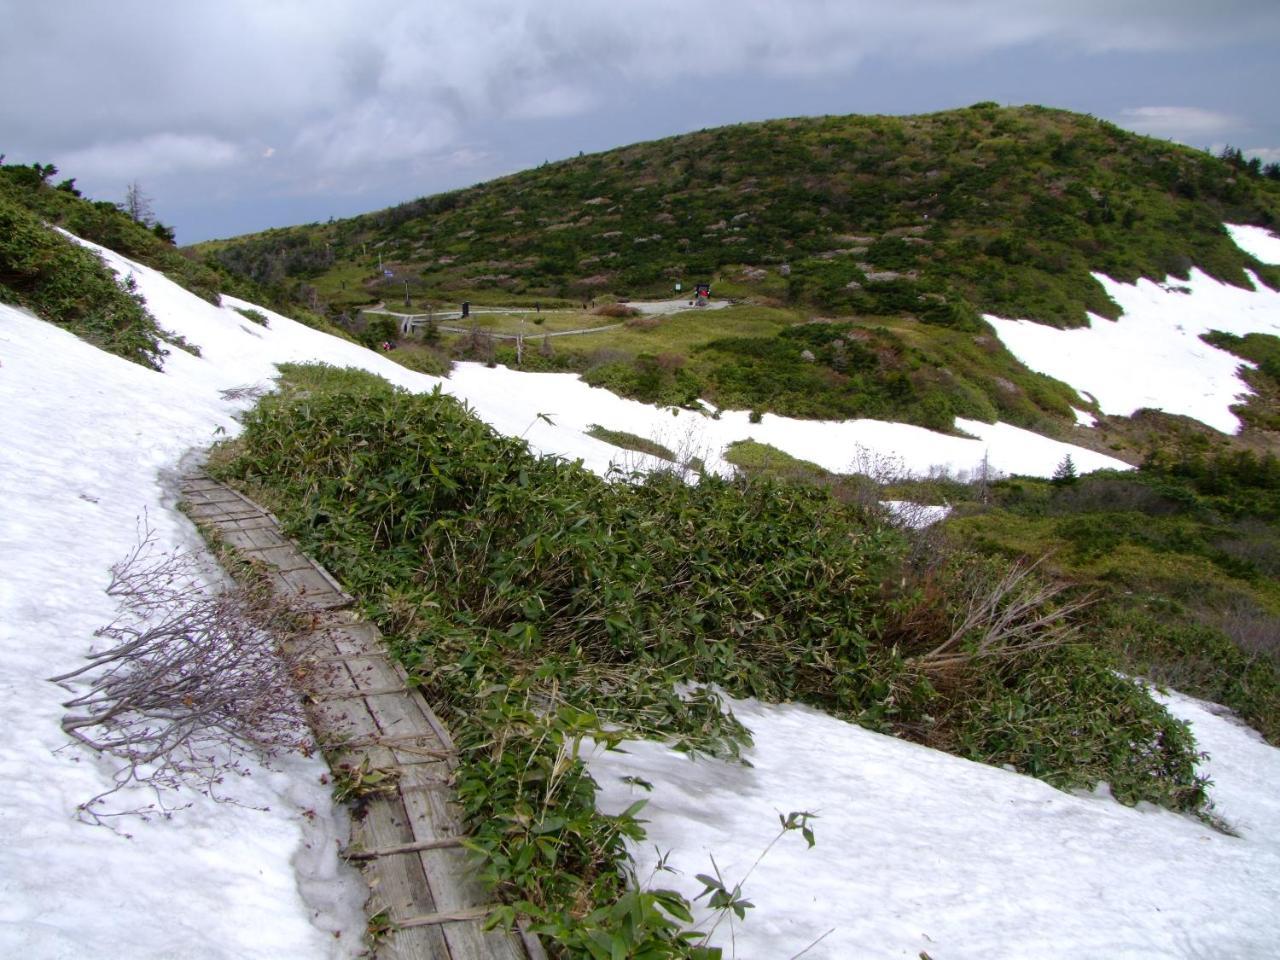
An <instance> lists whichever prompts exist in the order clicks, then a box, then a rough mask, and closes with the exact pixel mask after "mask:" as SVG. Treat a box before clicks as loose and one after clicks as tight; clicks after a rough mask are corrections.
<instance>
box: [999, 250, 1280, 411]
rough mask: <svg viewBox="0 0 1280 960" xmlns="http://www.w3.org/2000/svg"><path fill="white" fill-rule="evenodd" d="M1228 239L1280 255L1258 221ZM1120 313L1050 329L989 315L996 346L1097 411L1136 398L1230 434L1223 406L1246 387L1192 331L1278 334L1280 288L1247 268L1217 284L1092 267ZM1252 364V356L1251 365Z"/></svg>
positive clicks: (1198, 276)
mask: <svg viewBox="0 0 1280 960" xmlns="http://www.w3.org/2000/svg"><path fill="white" fill-rule="evenodd" d="M1228 230H1230V231H1231V234H1232V237H1233V239H1235V241H1236V242H1237V243H1238V244H1239V245H1240V246H1241V247H1242V248H1243V249H1245V250H1246V251H1248V252H1249V253H1251V254H1253V255H1254V256H1256V257H1257V258H1258V259H1260V260H1268V259H1270V262H1277V261H1280V238H1276V237H1273V236H1271V235H1270V234H1268V233H1267V232H1266V231H1265V230H1262V229H1261V228H1259V227H1232V226H1230V225H1229V226H1228ZM1094 276H1095V277H1096V278H1097V280H1098V282H1099V283H1101V284H1102V285H1103V287H1105V288H1106V291H1107V294H1108V295H1109V296H1110V297H1111V299H1112V300H1114V301H1115V302H1116V303H1118V304H1119V305H1120V307H1121V309H1122V310H1123V311H1124V313H1123V314H1122V315H1121V317H1120V319H1118V320H1107V319H1105V318H1103V317H1099V316H1096V315H1094V314H1090V315H1089V326H1087V327H1081V328H1078V329H1075V330H1058V329H1055V328H1053V327H1047V326H1045V325H1044V324H1040V323H1034V322H1032V321H1030V320H1004V319H1001V318H999V317H993V316H988V317H987V318H986V319H987V321H988V322H989V323H990V324H991V325H992V326H993V327H994V328H995V330H996V333H997V334H999V336H1000V339H1001V340H1003V341H1004V344H1005V346H1007V347H1008V348H1009V350H1010V351H1011V352H1012V353H1013V354H1014V356H1016V357H1017V358H1018V359H1019V360H1021V361H1022V362H1023V363H1025V364H1026V365H1027V366H1028V367H1030V368H1031V369H1032V370H1037V371H1039V372H1040V373H1045V374H1048V375H1049V376H1051V377H1056V378H1057V379H1059V380H1062V381H1064V382H1066V383H1069V384H1071V386H1073V387H1075V388H1076V389H1077V390H1081V391H1085V390H1087V391H1088V392H1089V393H1090V394H1092V396H1093V398H1095V399H1096V400H1097V403H1098V407H1099V409H1101V410H1102V412H1103V413H1107V414H1117V415H1119V416H1128V415H1129V414H1131V413H1133V412H1134V411H1136V410H1139V409H1142V408H1143V407H1152V408H1155V409H1158V410H1164V411H1165V412H1166V413H1179V414H1183V415H1185V416H1188V417H1193V418H1194V419H1196V420H1199V421H1200V422H1202V423H1205V424H1207V425H1208V426H1210V427H1213V428H1214V429H1216V430H1221V431H1222V432H1223V433H1235V432H1236V431H1238V430H1239V429H1240V421H1239V419H1238V418H1237V417H1236V415H1235V414H1233V413H1232V412H1231V409H1230V408H1231V405H1232V404H1234V403H1238V402H1240V401H1241V400H1242V399H1244V398H1245V397H1246V396H1247V395H1248V394H1249V393H1251V392H1252V391H1250V389H1249V387H1248V385H1247V384H1246V383H1245V382H1244V381H1243V380H1241V379H1240V377H1239V375H1238V373H1237V371H1238V370H1239V368H1240V366H1241V364H1244V363H1246V361H1243V360H1241V359H1240V358H1239V357H1237V356H1235V355H1234V354H1231V353H1228V352H1227V351H1225V350H1219V349H1218V348H1216V347H1211V346H1209V344H1207V343H1205V342H1204V341H1203V340H1201V339H1200V335H1201V334H1202V333H1208V332H1209V331H1210V330H1222V331H1225V332H1227V333H1233V334H1236V335H1237V336H1243V335H1244V334H1246V333H1269V334H1272V335H1280V292H1277V291H1275V290H1272V289H1270V288H1269V287H1267V286H1266V285H1265V284H1264V283H1262V282H1261V281H1260V280H1259V279H1258V278H1257V277H1256V276H1255V275H1254V274H1253V273H1249V274H1248V276H1249V279H1250V281H1251V282H1252V284H1253V288H1254V289H1252V290H1245V289H1242V288H1240V287H1234V286H1231V285H1230V284H1226V283H1221V282H1219V281H1217V280H1214V279H1213V278H1212V277H1210V276H1207V275H1206V274H1204V273H1203V272H1201V271H1200V270H1195V269H1193V270H1192V271H1191V274H1190V278H1189V279H1187V280H1185V281H1183V280H1172V279H1171V280H1169V281H1168V282H1166V283H1160V284H1158V283H1152V282H1151V281H1150V280H1139V281H1138V282H1137V283H1136V284H1127V283H1117V282H1116V281H1114V280H1112V279H1110V278H1109V277H1105V276H1103V275H1101V274H1094ZM1250 365H1251V364H1250Z"/></svg>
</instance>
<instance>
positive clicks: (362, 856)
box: [342, 837, 462, 860]
mask: <svg viewBox="0 0 1280 960" xmlns="http://www.w3.org/2000/svg"><path fill="white" fill-rule="evenodd" d="M460 846H462V837H445V838H444V839H442V840H415V841H413V842H412V843H399V844H396V845H395V846H394V847H382V848H380V849H378V850H344V851H343V853H342V856H343V857H344V858H345V859H347V860H376V859H377V858H378V857H394V856H400V855H403V854H406V853H417V852H418V851H420V850H440V849H443V848H444V847H460Z"/></svg>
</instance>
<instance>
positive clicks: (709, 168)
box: [205, 106, 1280, 324]
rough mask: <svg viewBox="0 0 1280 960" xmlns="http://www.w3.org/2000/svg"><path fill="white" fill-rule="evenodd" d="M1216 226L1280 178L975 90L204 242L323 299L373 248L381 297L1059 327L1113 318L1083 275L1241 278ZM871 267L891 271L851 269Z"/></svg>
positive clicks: (1267, 207) (1269, 192)
mask: <svg viewBox="0 0 1280 960" xmlns="http://www.w3.org/2000/svg"><path fill="white" fill-rule="evenodd" d="M1224 220H1228V221H1239V222H1250V223H1260V224H1274V223H1277V222H1280V187H1278V186H1277V185H1275V184H1273V183H1271V182H1269V181H1266V180H1260V179H1254V178H1250V177H1248V176H1246V175H1244V174H1242V173H1239V172H1238V171H1236V170H1235V169H1234V168H1232V167H1231V166H1229V165H1228V164H1226V163H1224V162H1223V161H1221V160H1218V159H1215V158H1213V157H1210V156H1208V155H1206V154H1203V153H1200V152H1197V151H1193V150H1190V149H1188V148H1185V147H1180V146H1176V145H1173V144H1169V143H1166V142H1162V141H1157V140H1153V139H1150V138H1144V137H1139V136H1136V135H1134V134H1131V133H1127V132H1124V131H1122V130H1120V129H1119V128H1117V127H1114V126H1112V125H1110V124H1107V123H1104V122H1102V121H1098V120H1094V119H1093V118H1090V117H1084V116H1080V115H1076V114H1071V113H1066V112H1063V111H1055V110H1048V109H1045V108H1040V107H1021V108H1010V109H998V108H995V107H994V106H980V107H975V108H969V109H966V110H953V111H947V112H944V113H937V114H930V115H925V116H917V117H863V116H852V117H824V118H814V119H798V120H780V121H771V122H767V123H757V124H743V125H739V126H733V127H724V128H720V129H716V130H708V131H703V132H701V133H696V134H689V135H686V136H681V137H674V138H670V139H666V140H659V141H655V142H652V143H643V144H637V145H634V146H630V147H623V148H620V149H616V150H611V151H608V152H606V153H602V154H596V155H592V156H588V157H579V158H575V159H572V160H566V161H563V162H560V163H556V164H549V165H544V166H542V167H539V168H537V169H536V170H530V171H526V172H524V173H521V174H517V175H514V176H511V177H506V178H503V179H500V180H495V181H492V182H490V183H486V184H482V185H480V186H477V187H473V188H470V189H467V190H461V191H456V192H453V193H448V194H442V195H439V196H435V197H428V198H424V199H421V200H415V201H412V202H410V203H406V204H403V205H401V206H399V207H393V208H390V209H388V210H383V211H379V212H377V213H372V214H367V215H364V216H361V217H355V218H352V219H349V220H341V221H335V222H333V223H330V224H324V225H319V224H313V225H311V226H304V227H294V228H288V229H283V230H273V231H268V232H266V233H263V234H258V235H254V236H249V237H242V238H238V239H235V240H231V241H220V242H217V243H214V244H208V245H205V249H206V250H207V252H208V253H209V254H210V256H211V257H212V258H214V259H216V260H218V261H219V262H222V263H224V264H226V265H227V266H229V267H230V268H232V269H234V270H237V271H239V272H242V273H245V274H246V275H251V276H253V277H254V278H255V279H257V280H259V281H262V282H286V281H292V280H299V279H302V280H306V281H308V282H309V283H311V284H313V285H314V286H316V287H317V288H318V289H319V291H320V293H321V294H322V295H323V296H324V297H325V298H326V299H329V300H331V301H332V302H334V303H337V304H340V305H341V304H351V303H359V302H369V301H370V300H373V299H381V298H382V297H383V288H381V287H380V286H379V282H380V280H379V277H378V275H377V272H376V264H377V263H378V258H379V257H381V259H382V262H383V263H384V265H385V266H387V267H388V268H390V269H392V270H393V271H394V272H395V274H396V276H395V279H394V281H393V282H391V283H390V284H388V287H387V290H388V291H390V292H389V294H388V296H389V297H392V296H394V294H395V292H396V291H399V290H401V289H402V288H403V281H405V280H408V281H409V284H410V287H411V289H412V290H413V291H415V292H419V293H421V294H423V295H430V296H436V297H441V298H446V299H449V300H457V299H460V298H461V297H462V296H463V295H465V294H472V295H475V296H484V297H486V298H487V299H493V300H509V301H517V302H519V301H521V300H529V299H531V298H534V297H543V298H546V297H569V298H574V299H581V298H583V297H588V296H593V295H601V294H605V293H612V294H627V295H632V296H640V295H655V294H662V293H666V292H669V291H670V289H671V284H672V282H673V281H676V280H680V281H683V282H685V283H686V285H688V284H690V283H692V282H693V281H695V280H703V279H709V278H710V277H712V276H713V275H718V276H719V277H720V278H721V281H722V282H724V283H727V284H728V286H727V287H726V288H725V292H727V293H735V294H738V293H743V294H745V293H753V294H760V295H768V296H776V297H781V298H785V299H788V300H790V301H792V302H795V303H804V304H813V305H818V306H821V307H823V308H827V309H842V310H845V309H847V310H849V311H856V312H860V313H872V314H892V315H897V314H900V313H903V312H908V313H927V314H930V315H931V317H932V319H934V320H937V321H940V322H956V321H957V320H959V321H963V320H965V319H967V318H969V317H970V316H971V311H970V310H969V309H968V308H969V307H972V308H976V309H979V310H988V311H992V312H996V313H999V314H1002V315H1005V316H1030V317H1033V318H1035V319H1038V320H1041V321H1043V322H1050V323H1059V324H1076V323H1080V322H1082V321H1083V319H1084V309H1085V308H1086V307H1088V308H1091V309H1095V310H1098V311H1100V312H1103V313H1113V312H1114V307H1113V305H1110V304H1109V303H1108V302H1107V301H1106V299H1105V297H1104V295H1103V292H1102V290H1101V288H1100V287H1098V285H1097V284H1096V283H1095V282H1094V281H1093V280H1092V279H1091V278H1090V276H1089V271H1090V270H1101V271H1103V272H1106V273H1108V274H1109V275H1111V276H1113V277H1116V278H1117V279H1123V280H1132V279H1135V278H1137V277H1139V276H1149V277H1154V278H1163V277H1164V276H1165V275H1167V274H1170V273H1173V274H1178V275H1181V274H1183V273H1185V271H1186V269H1187V268H1188V267H1190V266H1191V265H1193V264H1194V265H1198V266H1201V267H1202V268H1204V269H1206V270H1207V271H1208V272H1210V273H1212V274H1214V275H1215V276H1218V277H1220V278H1222V279H1224V280H1228V281H1230V282H1236V283H1241V282H1243V281H1244V278H1243V273H1242V270H1243V269H1244V268H1245V267H1251V268H1254V269H1257V268H1258V266H1259V265H1258V264H1254V263H1252V261H1251V260H1250V259H1249V258H1248V257H1247V256H1246V255H1244V254H1243V253H1241V252H1240V251H1239V250H1238V249H1237V248H1236V247H1235V246H1234V244H1232V242H1231V240H1230V238H1229V237H1227V235H1226V234H1225V233H1224V232H1223V231H1222V228H1221V224H1222V222H1223V221H1224ZM859 264H863V265H865V267H864V266H859ZM744 265H745V267H751V268H754V269H755V270H760V271H764V272H763V273H762V274H758V273H753V272H752V270H746V269H744ZM784 265H785V268H784ZM882 271H897V272H899V273H901V274H903V277H904V278H903V279H901V280H899V281H896V282H895V281H891V280H887V281H882V282H879V283H877V282H875V281H869V280H868V278H867V273H868V272H871V273H879V272H882ZM912 271H914V272H915V273H916V277H915V279H909V275H910V273H911V272H912ZM1268 275H1269V276H1270V277H1272V279H1273V281H1274V278H1275V276H1276V275H1275V273H1274V272H1270V273H1269V274H1268ZM851 281H852V282H858V283H861V284H862V288H861V289H856V288H855V289H852V290H850V289H846V287H847V285H848V284H849V283H850V282H851ZM343 284H345V286H346V289H345V290H343V289H342V287H343ZM921 296H925V297H926V298H927V299H926V300H925V301H921V300H920V299H919V298H920V297H921ZM938 298H943V299H944V300H945V301H947V303H948V304H950V305H951V307H954V309H950V308H949V307H947V306H946V305H944V304H943V303H940V302H939V301H938ZM966 305H967V306H966Z"/></svg>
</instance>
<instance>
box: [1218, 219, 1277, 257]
mask: <svg viewBox="0 0 1280 960" xmlns="http://www.w3.org/2000/svg"><path fill="white" fill-rule="evenodd" d="M1226 226H1227V232H1228V233H1229V234H1231V239H1232V240H1234V241H1235V243H1236V246H1237V247H1239V248H1240V249H1241V250H1243V251H1244V252H1245V253H1247V254H1249V255H1250V256H1251V257H1256V258H1257V259H1259V260H1261V261H1262V262H1263V263H1280V237H1277V236H1276V235H1275V234H1274V233H1272V232H1271V231H1269V230H1267V229H1266V228H1265V227H1250V226H1246V225H1243V224H1234V223H1228V224H1227V225H1226Z"/></svg>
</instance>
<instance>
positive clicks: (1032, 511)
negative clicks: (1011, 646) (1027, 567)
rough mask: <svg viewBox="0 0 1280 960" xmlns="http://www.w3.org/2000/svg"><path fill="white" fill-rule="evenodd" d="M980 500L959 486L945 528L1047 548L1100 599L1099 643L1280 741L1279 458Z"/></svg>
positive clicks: (1039, 487) (1184, 465)
mask: <svg viewBox="0 0 1280 960" xmlns="http://www.w3.org/2000/svg"><path fill="white" fill-rule="evenodd" d="M896 494H897V495H903V496H912V495H917V496H918V495H920V494H921V491H920V490H918V489H913V486H912V485H906V486H905V487H900V488H899V489H898V490H897V491H896ZM977 494H978V492H977V491H976V490H975V489H974V488H968V489H967V491H966V488H964V487H962V486H960V485H955V484H953V485H951V488H950V489H949V490H948V491H947V499H948V500H949V501H950V502H951V503H952V504H953V505H956V514H955V517H954V518H953V519H952V520H950V521H949V522H948V524H947V529H948V531H949V532H952V533H954V534H956V535H958V536H959V537H960V538H961V539H962V540H963V541H964V542H966V543H968V544H969V545H970V546H971V547H973V548H975V549H978V550H980V551H982V552H984V553H987V554H989V555H993V556H999V557H1018V556H1027V555H1041V554H1043V553H1045V552H1050V551H1051V552H1052V555H1051V557H1050V559H1049V561H1048V569H1049V571H1050V572H1051V573H1052V574H1053V575H1055V576H1058V577H1062V578H1065V579H1068V580H1070V581H1071V582H1073V583H1075V584H1077V585H1078V586H1079V587H1080V588H1082V589H1083V588H1088V589H1091V590H1093V591H1095V592H1096V593H1097V595H1098V596H1099V598H1100V600H1099V603H1098V605H1097V609H1096V612H1095V620H1096V626H1095V632H1094V640H1095V642H1096V643H1097V644H1098V645H1099V646H1102V647H1105V648H1107V649H1108V650H1110V651H1112V652H1114V653H1115V654H1116V655H1117V656H1118V657H1119V658H1120V659H1121V662H1122V663H1124V665H1125V669H1126V670H1127V671H1128V672H1130V673H1135V674H1140V675H1142V676H1147V677H1151V678H1153V679H1156V680H1159V681H1161V682H1167V683H1169V684H1171V685H1173V686H1175V687H1177V689H1179V690H1181V691H1183V692H1185V693H1190V694H1193V695H1196V696H1200V697H1204V698H1206V699H1208V700H1212V701H1214V702H1216V703H1222V704H1226V705H1227V706H1229V707H1231V708H1233V709H1235V710H1236V711H1237V712H1239V713H1240V715H1241V716H1242V717H1244V718H1245V719H1246V720H1247V721H1248V722H1249V723H1250V724H1251V725H1252V726H1254V727H1255V728H1257V729H1258V730H1259V731H1261V732H1262V734H1263V735H1264V736H1265V737H1266V738H1267V739H1268V740H1269V741H1270V742H1272V743H1278V744H1280V461H1277V460H1276V458H1275V457H1274V456H1272V455H1264V456H1261V457H1259V456H1257V455H1255V454H1253V453H1250V452H1248V451H1236V452H1224V451H1220V450H1219V451H1214V450H1212V449H1208V448H1203V447H1202V448H1200V449H1191V450H1183V451H1181V452H1180V453H1178V454H1174V455H1159V456H1156V457H1153V458H1151V459H1149V460H1148V462H1147V463H1146V464H1144V465H1143V467H1142V468H1141V469H1140V470H1138V471H1136V472H1133V473H1114V472H1110V471H1104V472H1100V473H1095V474H1090V475H1088V476H1084V477H1080V478H1077V479H1076V480H1074V481H1070V482H1066V483H1056V484H1055V483H1053V482H1049V481H1040V480H1032V479H1027V478H1015V479H1008V480H1001V481H998V482H996V483H993V484H991V485H990V486H989V488H988V489H987V490H986V491H985V495H983V496H978V495H977ZM925 496H927V493H926V494H925ZM966 500H967V502H964V501H966ZM984 501H985V502H984Z"/></svg>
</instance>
